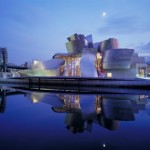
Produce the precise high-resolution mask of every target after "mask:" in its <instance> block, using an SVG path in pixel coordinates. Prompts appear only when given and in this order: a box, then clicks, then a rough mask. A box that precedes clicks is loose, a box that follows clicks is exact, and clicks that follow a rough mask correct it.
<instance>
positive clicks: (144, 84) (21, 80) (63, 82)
mask: <svg viewBox="0 0 150 150" xmlns="http://www.w3.org/2000/svg"><path fill="white" fill-rule="evenodd" d="M0 84H19V85H30V86H33V85H36V86H40V87H45V86H47V87H48V86H58V87H62V86H63V87H66V86H71V87H72V86H74V87H76V86H77V87H82V86H83V87H126V88H130V87H134V88H150V80H147V79H137V78H135V79H124V78H123V79H113V78H94V77H41V76H40V77H37V76H36V77H35V76H34V77H33V76H30V77H13V78H6V79H2V78H1V79H0Z"/></svg>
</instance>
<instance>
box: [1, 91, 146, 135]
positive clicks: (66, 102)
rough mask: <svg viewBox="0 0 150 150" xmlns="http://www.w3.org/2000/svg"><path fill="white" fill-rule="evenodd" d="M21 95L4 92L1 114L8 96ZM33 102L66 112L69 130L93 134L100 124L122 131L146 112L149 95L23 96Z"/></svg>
mask: <svg viewBox="0 0 150 150" xmlns="http://www.w3.org/2000/svg"><path fill="white" fill-rule="evenodd" d="M12 94H13V95H15V94H20V92H16V91H8V90H7V91H5V90H1V92H0V112H1V113H4V112H5V107H6V96H9V95H12ZM22 94H24V95H25V96H26V97H27V98H28V99H30V100H31V102H32V103H38V102H43V103H47V104H49V105H50V106H51V108H52V110H53V111H54V112H56V113H66V116H65V124H66V128H67V129H68V130H70V131H71V132H73V133H78V132H83V131H85V130H86V131H89V132H91V131H92V125H93V124H98V125H100V126H102V127H104V128H107V129H109V130H116V129H117V128H119V122H120V121H134V120H135V114H136V113H138V112H139V111H140V110H144V109H145V107H146V105H147V104H148V98H149V96H146V95H128V94H101V95H99V94H80V95H78V94H66V93H65V94H62V93H57V94H52V93H42V92H29V93H22Z"/></svg>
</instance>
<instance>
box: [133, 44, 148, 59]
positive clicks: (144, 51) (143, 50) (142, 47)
mask: <svg viewBox="0 0 150 150" xmlns="http://www.w3.org/2000/svg"><path fill="white" fill-rule="evenodd" d="M135 50H136V51H137V52H138V54H139V55H140V56H145V57H150V42H147V43H141V44H139V45H137V46H135Z"/></svg>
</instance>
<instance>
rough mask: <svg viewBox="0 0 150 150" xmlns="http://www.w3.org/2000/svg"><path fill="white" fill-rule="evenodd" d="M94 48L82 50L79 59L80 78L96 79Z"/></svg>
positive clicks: (95, 51) (95, 50)
mask: <svg viewBox="0 0 150 150" xmlns="http://www.w3.org/2000/svg"><path fill="white" fill-rule="evenodd" d="M96 53H97V49H96V48H84V49H83V53H82V57H81V63H80V68H81V76H82V77H98V74H97V71H96V67H95V59H96Z"/></svg>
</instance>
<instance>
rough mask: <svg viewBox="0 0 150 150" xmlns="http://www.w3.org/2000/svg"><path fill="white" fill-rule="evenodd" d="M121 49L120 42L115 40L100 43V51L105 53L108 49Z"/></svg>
mask: <svg viewBox="0 0 150 150" xmlns="http://www.w3.org/2000/svg"><path fill="white" fill-rule="evenodd" d="M118 47H119V42H118V40H117V39H115V38H109V39H107V40H104V41H102V42H100V43H99V50H100V51H105V50H108V49H114V48H118Z"/></svg>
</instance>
